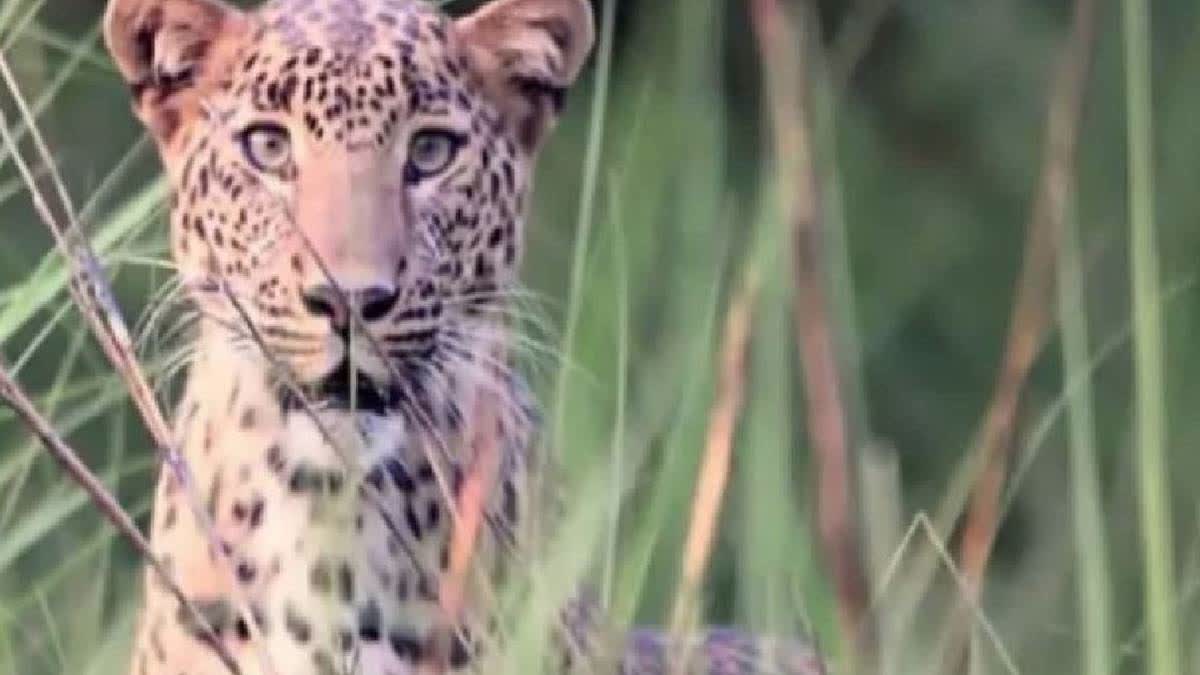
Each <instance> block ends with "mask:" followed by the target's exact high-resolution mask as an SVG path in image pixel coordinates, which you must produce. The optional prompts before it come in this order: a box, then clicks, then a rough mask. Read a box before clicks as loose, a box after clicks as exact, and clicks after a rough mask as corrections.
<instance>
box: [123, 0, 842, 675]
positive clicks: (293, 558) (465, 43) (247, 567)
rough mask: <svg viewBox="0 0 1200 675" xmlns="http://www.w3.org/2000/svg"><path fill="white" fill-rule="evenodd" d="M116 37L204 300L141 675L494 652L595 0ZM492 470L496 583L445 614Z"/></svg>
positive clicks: (198, 9)
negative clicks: (542, 296) (519, 300)
mask: <svg viewBox="0 0 1200 675" xmlns="http://www.w3.org/2000/svg"><path fill="white" fill-rule="evenodd" d="M103 28H104V31H103V32H104V38H105V43H106V45H107V47H108V50H109V52H110V54H111V56H112V58H113V60H114V62H115V64H116V67H117V70H118V71H119V73H120V75H121V77H122V79H123V80H124V81H125V83H126V85H127V87H128V90H129V95H130V98H131V103H132V109H133V112H134V115H135V116H136V117H137V118H138V119H139V120H140V122H141V123H142V125H143V126H144V127H145V130H146V132H147V134H148V135H149V136H150V137H151V138H152V139H153V143H154V145H155V146H156V148H157V151H158V156H159V158H160V160H161V163H162V165H163V167H164V170H165V173H166V176H167V182H168V184H169V186H170V204H169V209H168V212H169V215H168V221H169V227H168V234H167V240H168V242H169V248H170V255H171V259H172V261H173V263H174V267H175V270H176V272H177V275H178V279H179V284H180V287H181V289H182V290H183V293H182V295H183V298H184V302H185V303H186V304H187V306H188V307H189V308H190V309H191V310H192V311H193V312H194V313H195V315H196V316H198V317H199V318H198V319H197V322H196V323H197V326H196V328H195V330H194V335H193V336H192V337H191V343H190V345H189V347H190V357H189V358H190V360H189V363H188V366H187V372H186V376H185V378H184V382H183V384H182V387H181V395H180V397H179V401H178V403H177V406H176V413H175V415H174V423H173V439H172V442H173V443H174V444H175V445H176V447H177V448H178V451H179V455H180V456H181V457H182V458H183V462H182V463H181V465H182V467H183V469H181V468H180V466H173V465H170V464H169V463H164V464H163V465H162V466H161V467H160V477H159V479H158V482H157V485H156V487H155V489H154V499H153V508H152V516H151V521H150V536H149V539H150V542H151V549H152V553H153V555H154V556H155V558H156V560H157V561H158V563H159V565H158V566H153V567H152V566H148V567H147V569H146V571H145V579H144V582H143V584H142V588H143V591H142V598H141V603H140V606H139V618H138V621H137V627H136V630H135V635H134V640H133V649H132V656H131V659H130V670H129V672H130V673H131V675H218V674H224V673H229V672H235V673H245V674H248V675H250V674H254V675H258V674H261V675H268V674H272V675H334V674H338V675H340V674H350V673H354V674H356V675H410V674H413V673H417V672H445V671H450V672H478V670H479V668H480V667H481V665H480V664H482V663H484V655H485V653H486V652H487V651H488V650H495V649H503V644H502V642H500V641H497V640H493V639H490V638H489V636H493V635H497V634H499V633H501V632H502V631H499V630H498V629H497V627H496V625H495V623H496V618H495V616H493V615H492V613H491V612H490V611H489V610H488V607H489V602H488V599H487V597H486V596H487V593H488V592H489V591H488V588H489V586H490V585H491V582H494V581H495V580H497V579H500V578H503V577H504V576H505V575H511V574H519V573H520V572H521V566H520V565H514V564H513V563H514V561H516V560H519V559H520V557H521V554H520V551H521V550H522V547H523V546H524V545H525V544H524V543H525V542H526V541H528V539H529V538H530V536H531V535H530V534H529V532H528V530H529V527H528V523H530V522H531V520H532V519H531V517H530V516H531V514H532V513H533V510H534V509H535V508H536V504H537V503H538V502H537V500H536V499H534V498H533V496H532V495H533V493H535V492H536V490H535V489H534V484H535V483H536V482H537V480H536V476H535V473H536V470H537V467H538V466H539V465H540V464H541V463H542V462H541V460H539V458H538V457H537V456H536V448H537V445H538V430H539V426H540V423H539V413H538V407H537V405H536V402H535V401H534V398H533V396H532V395H531V393H530V391H529V387H528V386H527V385H526V383H525V381H524V379H523V378H522V377H521V375H520V374H519V372H518V369H517V368H515V367H514V366H513V365H512V358H511V356H510V355H509V353H508V350H509V347H510V344H509V343H510V341H511V332H512V327H511V326H512V321H511V311H510V310H511V306H512V303H513V300H514V289H515V288H516V285H517V283H518V271H519V269H518V268H519V265H520V261H521V258H522V254H523V249H524V236H525V232H524V229H525V219H526V213H527V211H528V210H529V201H530V200H529V194H530V190H531V183H532V178H533V174H534V169H535V166H536V159H537V157H538V155H539V152H540V150H541V148H542V147H543V145H544V144H545V141H546V140H547V138H548V136H549V135H550V133H551V131H552V130H553V128H554V127H555V125H556V122H557V120H558V118H559V117H560V115H561V114H562V111H563V109H564V105H565V101H566V95H567V92H568V90H569V89H570V88H571V87H572V85H573V84H574V83H575V81H576V80H577V78H578V77H579V75H580V73H581V71H582V70H583V68H584V66H585V64H586V61H587V60H588V57H589V54H590V52H591V51H592V48H593V44H594V42H595V39H596V35H595V24H594V18H593V15H592V8H591V7H590V5H589V4H588V2H587V0H491V1H490V2H486V3H484V4H483V5H482V6H480V7H479V8H477V9H474V10H472V11H470V12H469V13H466V14H464V15H461V16H451V15H450V14H449V13H448V12H447V11H445V10H444V9H443V8H441V7H439V6H436V5H435V4H432V3H429V2H425V1H422V0H266V2H263V3H259V4H258V5H257V6H256V7H252V8H244V7H240V6H235V5H233V4H230V3H228V2H226V1H224V0H109V3H108V6H107V10H106V13H105V18H104V25H103ZM480 439H484V440H482V441H481V440H480ZM484 446H487V448H490V453H491V454H490V455H488V456H494V462H493V464H494V466H493V471H491V472H490V473H489V472H487V471H476V469H478V466H477V464H478V462H477V461H476V460H478V458H479V457H482V456H485V455H487V452H485V448H484ZM473 476H478V477H482V478H480V479H479V480H482V481H483V489H482V490H481V492H480V493H479V494H481V495H483V496H482V497H481V498H480V503H479V504H478V508H479V512H480V513H479V519H480V522H481V525H480V527H479V530H478V536H477V538H476V539H475V541H474V547H473V549H472V552H473V556H472V561H473V562H474V563H475V565H476V567H477V568H478V570H480V573H478V574H473V575H468V577H467V578H464V579H463V580H462V583H461V584H460V586H461V588H460V589H457V590H456V591H455V592H456V593H457V595H458V596H461V602H460V603H459V604H460V605H461V609H460V610H458V611H448V610H447V607H446V604H447V598H448V594H449V593H450V590H449V589H450V587H451V586H450V581H451V576H450V574H449V571H450V570H451V568H452V562H453V559H454V558H455V555H454V551H453V550H452V548H453V545H454V543H455V541H456V540H455V536H454V535H455V532H456V528H457V527H458V525H457V523H461V522H462V521H463V519H464V518H465V517H466V515H465V514H464V513H463V512H462V510H460V509H458V506H459V505H460V502H459V497H460V495H462V494H463V493H464V491H465V490H466V489H467V488H466V487H464V485H465V484H467V483H469V482H470V481H471V479H472V477H473ZM176 592H178V593H180V594H182V596H183V598H185V600H186V601H184V602H181V601H180V600H179V599H178V596H177V594H176ZM597 613H598V609H597V607H596V603H595V602H593V601H589V600H587V599H586V594H581V595H580V596H579V599H577V600H573V601H572V602H571V604H570V606H569V607H568V608H564V610H563V623H564V624H566V625H567V630H564V631H562V632H563V633H564V635H565V636H566V637H565V638H562V639H561V640H560V641H561V642H564V643H567V642H570V643H573V644H576V646H578V645H585V646H586V644H587V643H589V639H588V637H587V636H588V634H589V632H594V631H597V630H599V629H596V628H594V626H596V625H598V624H601V623H603V621H602V620H597V619H595V618H594V617H595V615H596V614H597ZM448 622H449V623H450V624H451V625H450V629H449V630H448V631H447V629H446V624H447V623H448ZM669 642H670V641H669V640H668V639H667V637H666V636H665V634H664V633H661V632H657V631H654V630H652V629H645V630H637V631H635V632H633V633H632V634H630V635H628V636H627V639H624V640H622V641H621V643H622V645H623V646H619V647H618V656H617V658H616V659H615V661H616V663H615V665H614V666H613V667H612V669H610V670H612V671H613V672H620V673H623V674H625V675H662V674H663V673H665V672H667V670H668V669H669V668H668V661H669V658H668V651H669ZM701 643H702V644H703V649H702V650H701V658H700V659H699V661H700V665H699V666H697V669H695V670H693V671H689V672H713V673H718V672H719V673H728V674H732V675H740V674H742V673H749V672H754V666H755V665H757V666H764V665H765V666H766V667H765V668H764V670H767V671H772V672H786V673H793V674H794V675H808V674H809V673H816V672H821V668H822V667H823V666H822V664H821V662H820V659H819V658H818V657H817V655H816V653H815V651H814V650H813V649H812V648H810V647H809V646H807V644H805V643H799V642H798V643H788V644H787V645H786V646H785V647H782V648H779V649H767V648H765V647H763V646H762V644H763V643H761V642H759V641H757V640H755V639H754V638H751V637H749V636H747V635H744V634H742V633H740V632H737V631H733V630H731V629H714V630H712V631H710V632H708V633H706V634H705V635H704V637H703V639H702V640H701ZM568 652H569V653H568ZM768 652H770V653H768ZM564 653H567V655H566V657H564V659H563V661H564V664H563V666H562V668H563V669H564V670H567V669H570V668H572V667H575V665H577V664H578V663H579V662H580V658H578V657H579V656H580V654H581V652H580V650H579V649H576V650H573V651H572V650H568V649H566V648H565V647H564ZM572 654H573V655H574V656H575V657H576V658H574V659H572V658H569V657H570V656H571V655H572ZM747 654H749V655H750V658H746V657H747ZM572 664H575V665H572ZM748 664H749V665H748ZM429 668H434V670H433V671H429V670H428V669H429Z"/></svg>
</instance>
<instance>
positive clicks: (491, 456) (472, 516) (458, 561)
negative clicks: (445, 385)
mask: <svg viewBox="0 0 1200 675" xmlns="http://www.w3.org/2000/svg"><path fill="white" fill-rule="evenodd" d="M493 398H494V397H493V396H492V395H490V394H485V395H484V396H483V397H482V399H481V401H479V402H478V404H477V411H476V415H475V416H474V417H475V419H474V422H473V424H472V426H471V432H470V433H469V438H470V446H471V455H472V456H471V461H470V465H469V466H468V467H467V471H466V472H465V474H466V475H465V476H464V478H463V484H462V487H461V489H460V492H459V493H458V495H457V504H458V508H457V511H458V514H459V518H458V520H457V521H456V522H455V523H454V526H453V532H452V533H451V537H450V564H449V567H448V568H447V569H446V572H445V574H444V575H443V577H442V582H443V583H442V584H441V586H440V589H441V594H440V601H441V610H442V616H443V620H444V622H445V624H444V625H443V626H442V627H441V630H439V631H438V633H437V634H436V635H435V640H436V641H437V642H436V644H435V649H434V653H433V659H432V661H433V662H432V663H431V664H428V665H427V666H426V667H425V668H423V669H422V670H424V671H425V672H429V671H432V672H435V673H442V672H445V671H446V667H447V665H448V663H449V655H450V641H451V640H452V639H453V631H455V630H457V626H458V624H459V620H460V618H461V616H462V611H463V606H464V600H465V596H466V587H467V577H468V575H469V573H470V570H471V562H472V561H473V560H474V557H475V550H476V547H477V544H478V541H479V531H480V526H481V525H482V524H483V521H484V518H485V514H486V512H487V505H488V500H489V499H490V497H491V491H492V487H493V486H494V485H495V484H496V477H497V475H498V473H499V470H500V452H501V449H500V443H501V442H502V441H501V439H500V438H499V437H498V433H497V424H498V423H499V417H498V416H497V412H498V411H497V409H496V402H495V401H493V400H492V399H493Z"/></svg>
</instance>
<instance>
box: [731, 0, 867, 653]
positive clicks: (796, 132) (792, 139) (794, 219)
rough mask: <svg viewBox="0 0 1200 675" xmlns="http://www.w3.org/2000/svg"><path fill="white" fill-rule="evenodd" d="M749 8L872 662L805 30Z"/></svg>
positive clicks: (859, 621)
mask: <svg viewBox="0 0 1200 675" xmlns="http://www.w3.org/2000/svg"><path fill="white" fill-rule="evenodd" d="M750 9H751V19H752V24H753V28H754V32H755V35H756V37H757V40H758V46H759V50H760V52H761V58H762V62H763V68H764V71H765V77H766V79H767V83H766V88H767V92H768V97H769V99H770V107H771V111H772V117H773V127H774V143H775V153H776V161H777V162H778V163H779V172H780V176H781V180H782V181H783V185H782V188H781V191H782V194H784V195H787V196H788V197H790V198H789V199H788V200H787V203H786V204H785V211H784V213H785V214H786V218H787V220H788V221H789V222H790V223H791V226H792V228H793V236H794V242H793V245H794V246H795V250H794V274H795V285H796V299H795V322H796V331H797V334H798V342H799V345H798V347H799V352H800V360H801V364H802V366H803V371H804V384H805V392H806V403H807V406H808V430H809V435H810V437H811V442H812V449H813V453H814V455H815V458H816V464H817V473H818V476H817V519H818V528H819V531H820V538H821V545H822V547H823V549H824V554H825V557H826V562H827V564H828V565H829V566H830V568H831V571H832V574H833V577H834V583H835V586H836V592H837V602H838V617H839V621H840V623H841V627H842V633H843V636H844V638H845V639H846V640H847V641H848V644H849V649H848V650H847V653H848V654H849V655H850V656H851V657H852V660H853V661H858V662H860V663H864V664H867V663H870V662H871V661H872V660H873V659H872V653H873V643H874V631H873V630H872V629H871V626H870V625H869V624H868V609H869V602H870V600H869V595H870V593H869V590H868V586H867V581H866V574H865V572H864V570H863V567H862V561H861V560H860V558H859V551H858V540H857V533H856V529H855V515H854V513H855V505H854V499H853V486H852V483H851V475H852V474H851V471H850V457H849V448H848V444H847V429H846V411H845V407H844V405H843V401H842V391H841V378H840V377H839V374H838V369H837V368H838V367H837V363H838V360H837V354H836V352H835V348H834V344H833V335H832V329H831V326H830V309H829V306H828V303H829V300H828V298H829V293H828V291H827V288H826V286H827V283H826V261H825V259H824V254H823V251H824V248H823V239H824V236H825V233H824V231H823V230H824V223H823V220H822V218H821V211H820V206H819V204H818V195H819V194H820V192H819V190H818V185H817V175H816V170H815V169H814V166H813V158H812V153H811V149H810V145H809V127H808V115H807V112H808V111H807V103H806V98H807V91H806V87H807V86H808V77H807V73H806V70H805V67H804V62H803V59H802V57H801V54H802V53H803V49H804V43H805V39H804V38H805V35H804V31H803V30H795V29H794V27H793V24H792V22H791V21H790V20H789V17H788V15H787V13H786V12H785V11H784V8H783V6H782V4H781V3H780V2H779V0H751V2H750ZM797 45H799V50H800V51H797ZM852 667H853V666H852Z"/></svg>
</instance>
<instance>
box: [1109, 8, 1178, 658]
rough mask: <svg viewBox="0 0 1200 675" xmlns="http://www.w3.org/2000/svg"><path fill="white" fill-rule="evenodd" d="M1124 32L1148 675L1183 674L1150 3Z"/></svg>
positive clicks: (1135, 12)
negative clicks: (1157, 205) (1158, 230)
mask: <svg viewBox="0 0 1200 675" xmlns="http://www.w3.org/2000/svg"><path fill="white" fill-rule="evenodd" d="M1122 26H1123V36H1124V41H1125V81H1126V108H1127V115H1128V120H1127V123H1128V146H1129V227H1130V264H1131V267H1132V277H1133V316H1134V322H1133V323H1134V373H1135V380H1136V385H1135V394H1136V395H1135V408H1136V411H1137V422H1136V424H1137V435H1136V438H1137V445H1136V453H1137V455H1136V457H1137V459H1136V466H1137V482H1138V504H1139V513H1140V523H1141V528H1142V529H1141V543H1142V552H1143V562H1144V571H1143V574H1144V575H1145V593H1146V596H1145V610H1146V616H1147V623H1148V632H1149V640H1148V645H1147V668H1146V671H1147V672H1148V673H1150V675H1175V674H1176V673H1178V672H1180V671H1179V624H1178V616H1177V615H1176V613H1175V571H1174V544H1173V541H1172V539H1173V536H1172V533H1171V529H1172V525H1171V485H1170V480H1169V473H1168V468H1167V419H1166V411H1167V401H1166V392H1165V388H1164V387H1165V381H1164V378H1163V367H1164V366H1163V360H1164V355H1163V335H1162V305H1161V304H1160V302H1159V295H1160V294H1159V260H1158V250H1157V248H1158V244H1157V235H1156V224H1155V215H1154V199H1155V192H1154V159H1153V157H1154V153H1153V144H1154V136H1153V121H1152V119H1153V117H1152V112H1151V111H1152V104H1151V97H1150V91H1151V82H1150V81H1151V75H1150V12H1149V7H1148V6H1147V3H1146V2H1145V0H1123V2H1122Z"/></svg>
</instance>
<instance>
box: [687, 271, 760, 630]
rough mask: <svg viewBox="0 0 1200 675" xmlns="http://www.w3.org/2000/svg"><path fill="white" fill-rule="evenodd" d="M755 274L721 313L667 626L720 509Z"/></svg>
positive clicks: (695, 582)
mask: <svg viewBox="0 0 1200 675" xmlns="http://www.w3.org/2000/svg"><path fill="white" fill-rule="evenodd" d="M758 286H759V284H758V277H757V275H756V274H755V273H754V272H753V270H751V271H750V272H749V273H748V274H747V275H746V280H745V281H744V282H743V284H742V287H741V288H740V289H739V291H738V293H737V295H736V296H735V297H734V298H733V300H732V302H731V303H730V305H729V313H728V315H726V317H725V329H724V336H723V338H722V343H721V353H720V357H719V358H720V362H719V370H718V373H717V391H716V396H715V398H714V400H713V405H712V409H711V411H710V412H709V415H708V433H707V436H706V440H705V445H704V459H703V460H702V461H703V463H702V465H701V467H700V475H699V478H698V479H697V481H696V494H695V497H693V499H692V517H691V524H690V526H689V529H688V536H687V543H686V544H685V547H684V555H683V575H682V578H681V579H680V582H679V590H678V591H677V593H676V605H675V612H674V619H673V621H672V626H673V627H674V628H675V629H682V628H683V627H684V626H685V625H686V622H687V621H688V619H689V617H690V615H691V614H690V613H691V609H692V602H693V600H694V598H695V596H696V592H697V590H698V589H699V588H700V585H701V582H702V581H703V579H704V570H705V568H706V567H707V565H708V559H709V555H710V554H711V552H712V541H713V536H714V534H715V533H716V530H717V519H718V516H719V515H720V512H721V501H722V497H723V496H724V494H725V486H726V485H727V484H728V482H729V465H730V462H731V460H732V456H733V437H734V434H735V432H736V431H737V422H738V417H739V416H740V415H741V411H742V403H743V400H744V398H745V391H746V352H747V351H748V350H749V346H750V331H751V327H752V325H753V312H754V304H755V302H756V301H757V300H758Z"/></svg>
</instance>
